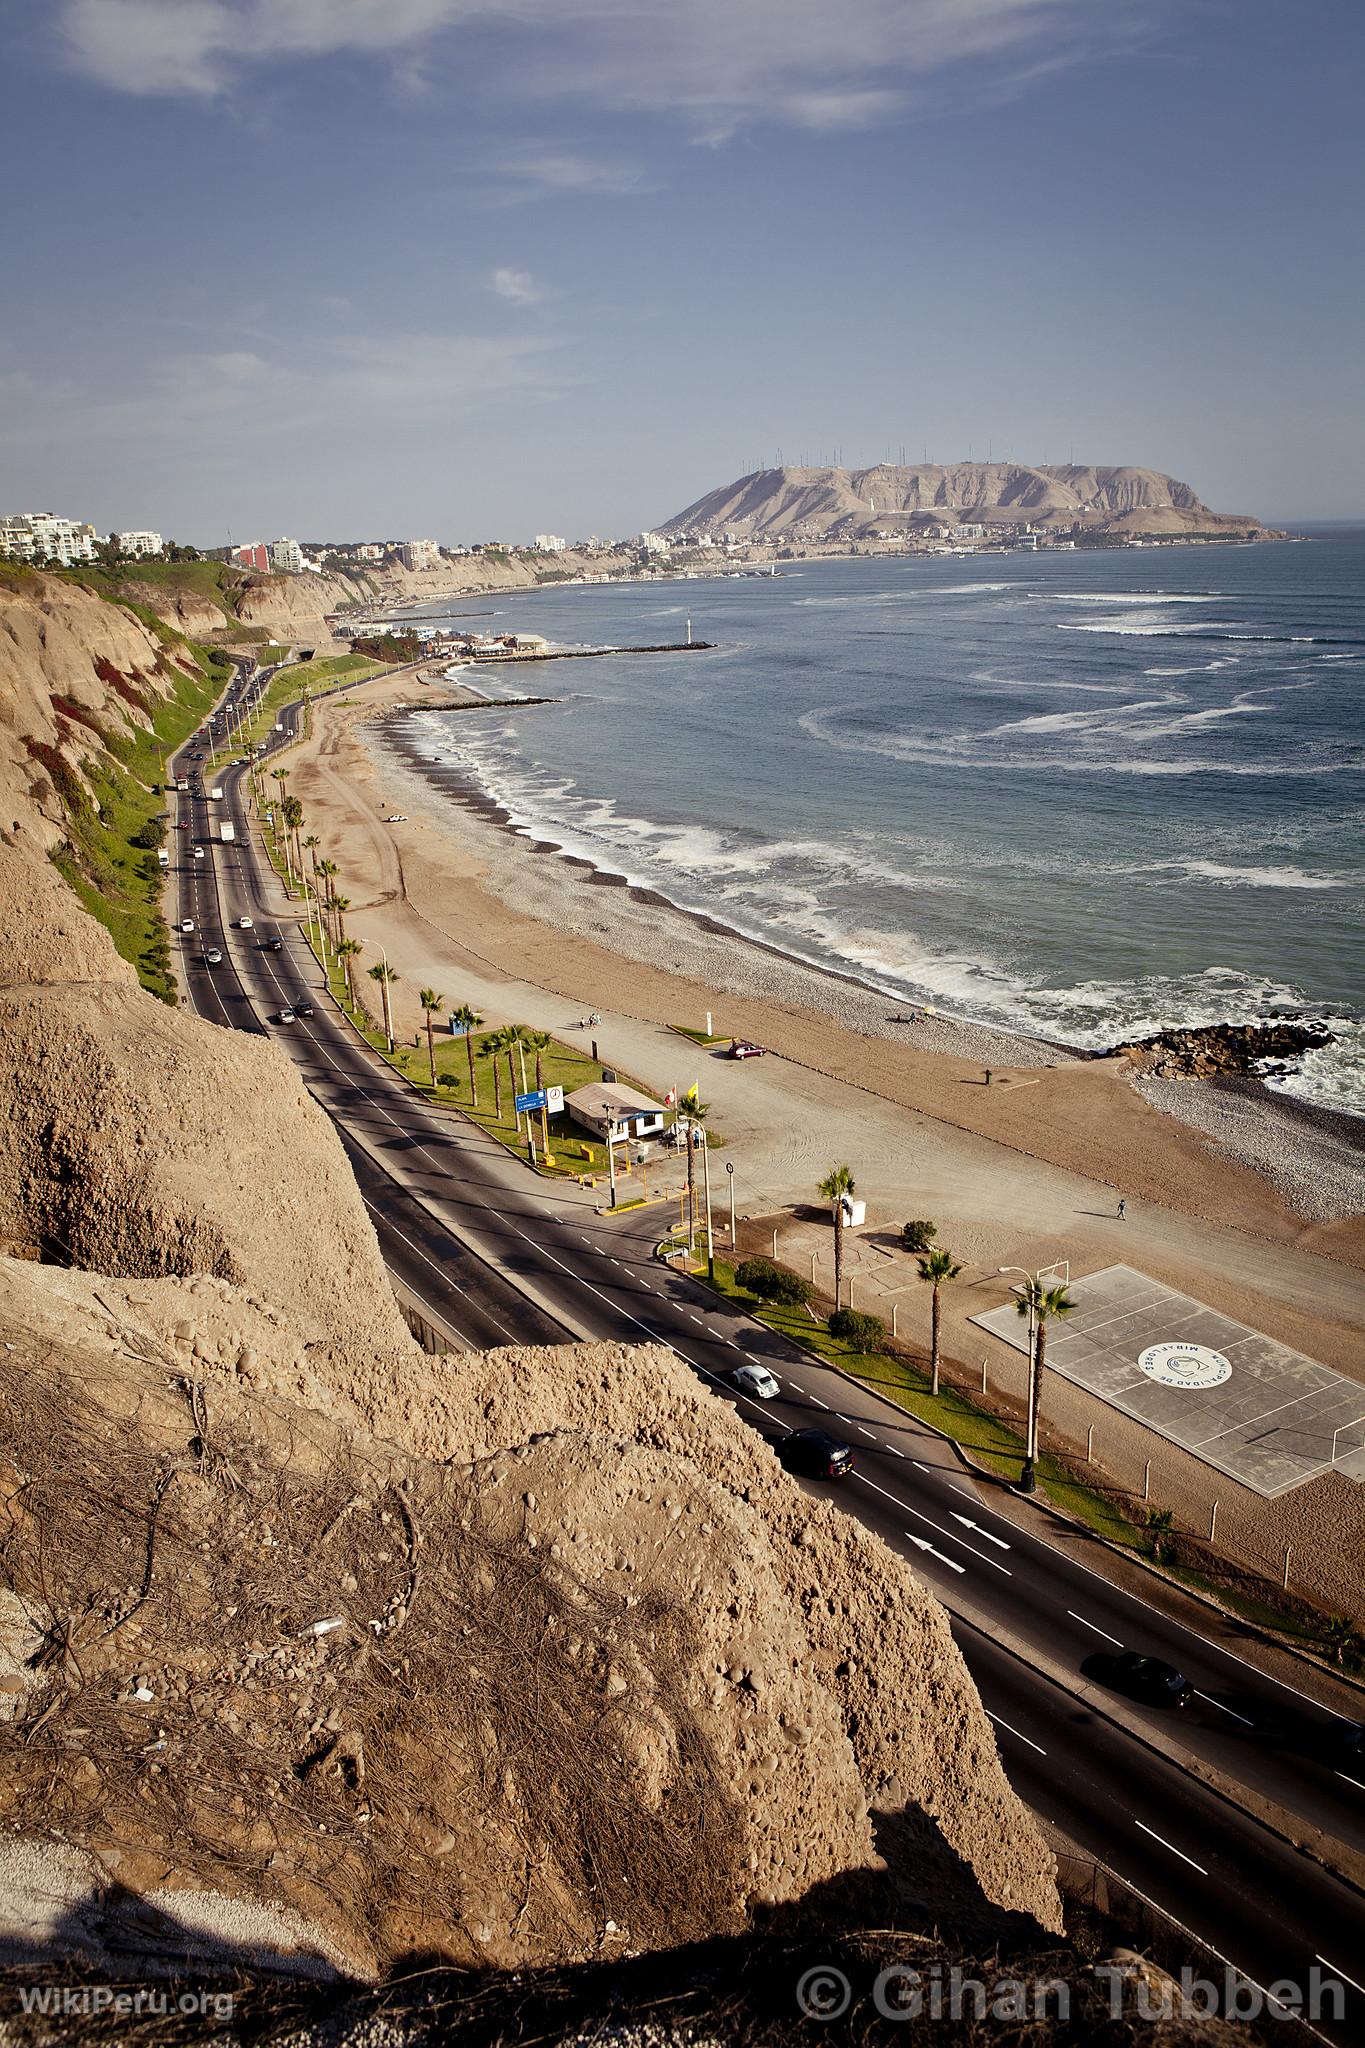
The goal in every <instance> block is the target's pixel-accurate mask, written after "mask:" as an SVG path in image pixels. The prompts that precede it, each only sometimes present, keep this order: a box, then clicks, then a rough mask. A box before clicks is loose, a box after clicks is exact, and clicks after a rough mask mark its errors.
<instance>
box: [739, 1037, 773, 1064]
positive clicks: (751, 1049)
mask: <svg viewBox="0 0 1365 2048" xmlns="http://www.w3.org/2000/svg"><path fill="white" fill-rule="evenodd" d="M766 1051H767V1047H766V1046H762V1045H753V1044H751V1042H750V1041H749V1040H748V1039H747V1038H732V1039H731V1041H730V1058H731V1059H732V1060H761V1059H762V1057H763V1055H764V1053H765V1052H766Z"/></svg>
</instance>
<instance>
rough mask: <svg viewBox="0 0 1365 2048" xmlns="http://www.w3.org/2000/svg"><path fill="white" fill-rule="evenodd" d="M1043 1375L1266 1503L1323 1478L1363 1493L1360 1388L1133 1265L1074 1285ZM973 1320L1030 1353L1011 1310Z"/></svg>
mask: <svg viewBox="0 0 1365 2048" xmlns="http://www.w3.org/2000/svg"><path fill="white" fill-rule="evenodd" d="M1070 1292H1071V1296H1072V1299H1073V1300H1074V1301H1075V1303H1076V1307H1075V1309H1074V1311H1073V1312H1072V1314H1071V1315H1069V1316H1068V1317H1067V1318H1066V1319H1065V1321H1056V1322H1052V1323H1049V1325H1048V1332H1047V1368H1046V1369H1047V1370H1048V1371H1051V1372H1057V1373H1060V1374H1061V1376H1062V1378H1063V1379H1067V1380H1071V1381H1072V1382H1073V1383H1074V1384H1075V1385H1076V1386H1078V1387H1084V1388H1085V1390H1086V1392H1087V1393H1091V1394H1095V1395H1097V1396H1098V1397H1099V1399H1100V1400H1102V1401H1107V1402H1109V1404H1110V1406H1111V1407H1114V1408H1117V1409H1119V1410H1120V1411H1121V1413H1123V1414H1124V1415H1129V1416H1132V1417H1133V1418H1134V1419H1135V1420H1136V1421H1138V1422H1141V1423H1145V1424H1146V1426H1147V1428H1148V1429H1154V1430H1156V1431H1157V1433H1158V1434H1159V1435H1160V1436H1164V1437H1166V1438H1168V1439H1169V1440H1170V1442H1171V1443H1174V1444H1179V1445H1180V1447H1181V1449H1182V1450H1186V1451H1191V1452H1193V1454H1194V1456H1195V1457H1197V1458H1202V1459H1203V1460H1204V1462H1205V1463H1206V1464H1208V1465H1213V1466H1216V1468H1217V1469H1218V1471H1220V1472H1226V1473H1227V1474H1228V1475H1229V1477H1230V1478H1232V1479H1235V1480H1237V1481H1238V1483H1239V1484H1240V1485H1242V1486H1247V1487H1250V1488H1251V1489H1252V1490H1253V1491H1254V1492H1256V1493H1260V1494H1264V1495H1266V1496H1267V1497H1270V1496H1273V1495H1275V1494H1278V1493H1286V1492H1288V1490H1289V1489H1290V1487H1293V1486H1301V1485H1302V1484H1303V1482H1304V1481H1305V1480H1306V1479H1315V1478H1317V1477H1318V1476H1319V1474H1320V1473H1323V1472H1326V1471H1330V1470H1331V1469H1332V1468H1333V1465H1334V1464H1335V1468H1336V1470H1337V1471H1338V1472H1341V1473H1343V1474H1345V1475H1346V1476H1347V1477H1349V1478H1352V1479H1355V1480H1358V1481H1360V1482H1362V1483H1365V1387H1362V1386H1361V1385H1360V1384H1358V1382H1357V1381H1355V1380H1349V1379H1347V1378H1345V1376H1344V1375H1343V1374H1341V1373H1339V1372H1333V1371H1332V1370H1331V1368H1330V1367H1329V1366H1325V1365H1319V1364H1318V1363H1317V1362H1316V1361H1315V1360H1314V1359H1311V1358H1306V1357H1305V1356H1304V1354H1303V1353H1302V1352H1301V1351H1293V1350H1291V1349H1290V1347H1289V1346H1288V1345H1287V1344H1280V1343H1277V1342H1276V1340H1275V1339H1274V1338H1273V1337H1267V1336H1265V1335H1263V1334H1262V1332H1261V1331H1259V1330H1252V1329H1248V1327H1247V1325H1246V1324H1245V1323H1238V1322H1234V1321H1233V1319H1232V1318H1231V1316H1225V1315H1222V1314H1220V1313H1219V1311H1218V1310H1217V1309H1212V1308H1209V1307H1207V1306H1206V1305H1205V1304H1204V1303H1203V1302H1202V1301H1195V1300H1194V1299H1193V1297H1192V1296H1190V1295H1188V1294H1178V1293H1177V1292H1176V1291H1175V1289H1174V1288H1171V1287H1166V1286H1163V1284H1162V1283H1161V1281H1159V1280H1153V1279H1151V1278H1149V1276H1148V1275H1147V1274H1145V1273H1138V1272H1135V1271H1134V1269H1133V1268H1132V1267H1131V1266H1105V1267H1104V1268H1103V1269H1102V1270H1101V1271H1100V1272H1097V1273H1087V1274H1086V1275H1085V1276H1084V1277H1083V1278H1082V1279H1079V1280H1076V1281H1073V1282H1072V1284H1071V1288H1070ZM971 1320H972V1322H974V1323H976V1324H977V1325H979V1327H980V1328H981V1329H983V1330H988V1331H989V1332H990V1334H991V1335H992V1336H993V1337H999V1338H1001V1339H1003V1341H1004V1342H1005V1343H1006V1344H1009V1345H1010V1346H1012V1348H1013V1349H1014V1350H1016V1351H1022V1352H1025V1353H1026V1352H1027V1348H1028V1335H1027V1325H1026V1324H1025V1322H1024V1320H1023V1319H1022V1317H1020V1315H1019V1314H1018V1312H1017V1310H1016V1308H1015V1305H1014V1303H1013V1302H1008V1303H1006V1304H1005V1306H1004V1307H1003V1308H995V1309H991V1310H990V1311H989V1312H988V1313H987V1314H985V1315H979V1316H973V1317H972V1318H971Z"/></svg>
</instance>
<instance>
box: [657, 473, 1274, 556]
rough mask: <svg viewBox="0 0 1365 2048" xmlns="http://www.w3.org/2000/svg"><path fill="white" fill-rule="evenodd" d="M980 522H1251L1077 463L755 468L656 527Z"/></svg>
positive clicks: (1240, 525)
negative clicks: (1034, 465)
mask: <svg viewBox="0 0 1365 2048" xmlns="http://www.w3.org/2000/svg"><path fill="white" fill-rule="evenodd" d="M969 524H981V525H986V526H991V527H997V526H998V527H1004V528H1007V529H1008V528H1018V527H1021V526H1024V525H1026V524H1027V525H1031V526H1033V527H1035V528H1037V529H1040V530H1044V531H1063V532H1068V533H1069V532H1071V531H1072V530H1073V529H1074V530H1077V531H1080V532H1082V533H1086V534H1093V535H1096V536H1111V537H1113V538H1114V539H1123V538H1126V537H1130V536H1131V537H1134V538H1139V537H1161V536H1164V537H1176V536H1179V535H1181V534H1190V535H1193V534H1201V535H1213V536H1217V537H1219V538H1225V539H1234V538H1241V537H1252V536H1255V535H1257V534H1260V533H1262V532H1263V531H1264V529H1263V528H1262V526H1261V523H1260V521H1259V520H1256V519H1252V518H1249V517H1246V516H1243V515H1241V514H1229V513H1221V512H1211V511H1210V510H1209V508H1208V506H1207V505H1205V504H1204V503H1203V502H1202V500H1201V499H1200V498H1199V497H1198V496H1197V494H1196V493H1195V492H1194V491H1193V490H1191V488H1190V486H1189V485H1188V484H1185V483H1181V482H1179V481H1178V480H1177V479H1176V478H1175V477H1170V476H1165V475H1163V474H1162V473H1161V472H1160V471H1158V470H1154V469H1138V468H1132V467H1128V466H1124V467H1119V468H1105V467H1101V468H1093V467H1090V466H1087V465H1084V464H1081V463H1067V464H1065V465H1062V466H1058V467H1046V466H1045V467H1041V468H1032V467H1030V466H1028V465H1026V464H1019V463H1006V462H958V463H950V464H942V463H912V464H905V465H897V464H892V463H878V464H877V465H876V466H875V467H874V468H871V469H853V470H850V469H800V468H792V467H785V468H781V469H760V470H755V471H753V472H752V473H751V474H750V475H748V476H742V477H740V478H738V479H737V481H736V482H734V483H730V484H722V485H721V486H720V488H719V489H717V490H714V491H708V492H707V493H706V495H705V496H704V497H701V498H698V499H697V500H696V501H695V502H694V503H693V504H691V505H689V506H687V507H686V509H685V510H684V511H682V512H678V513H675V514H674V516H673V517H672V518H671V519H668V520H666V521H665V522H664V523H663V526H662V528H661V529H660V530H661V531H662V532H664V533H669V534H675V535H677V534H687V533H699V532H703V531H705V532H710V533H714V534H722V533H724V534H732V535H734V536H735V537H737V538H739V539H743V540H765V541H779V540H781V541H792V542H804V543H812V544H813V543H820V542H836V541H844V542H847V541H855V540H871V539H874V538H877V537H879V536H884V535H886V534H892V535H902V534H903V535H905V536H907V537H914V536H915V535H916V534H926V533H928V532H930V531H932V530H936V529H939V528H943V529H947V530H949V531H950V532H951V531H952V530H954V529H956V528H957V527H959V526H963V525H969Z"/></svg>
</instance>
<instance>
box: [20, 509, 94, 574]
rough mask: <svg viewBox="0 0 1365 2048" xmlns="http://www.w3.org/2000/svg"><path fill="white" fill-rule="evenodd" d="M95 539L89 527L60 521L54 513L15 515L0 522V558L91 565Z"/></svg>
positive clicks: (66, 564) (72, 521) (66, 565)
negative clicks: (10, 557) (53, 560)
mask: <svg viewBox="0 0 1365 2048" xmlns="http://www.w3.org/2000/svg"><path fill="white" fill-rule="evenodd" d="M96 538H97V536H96V533H95V529H94V527H93V526H89V525H86V524H84V523H79V522H77V521H76V520H74V519H62V518H60V517H59V516H58V514H57V513H55V512H15V513H12V514H11V515H10V516H9V517H8V518H0V554H5V555H12V556H15V557H16V558H17V559H18V560H19V561H21V562H45V561H48V560H50V559H54V558H55V560H57V561H59V562H60V563H62V565H63V567H70V565H71V563H72V562H93V561H94V559H95V542H96Z"/></svg>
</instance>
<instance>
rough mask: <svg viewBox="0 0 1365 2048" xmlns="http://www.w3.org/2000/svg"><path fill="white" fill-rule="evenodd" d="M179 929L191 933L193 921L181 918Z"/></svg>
mask: <svg viewBox="0 0 1365 2048" xmlns="http://www.w3.org/2000/svg"><path fill="white" fill-rule="evenodd" d="M180 929H181V931H182V932H192V931H193V930H194V919H193V918H192V917H182V918H181V920H180Z"/></svg>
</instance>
